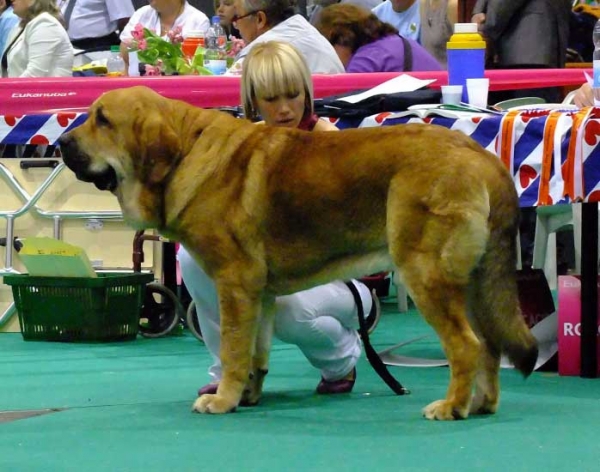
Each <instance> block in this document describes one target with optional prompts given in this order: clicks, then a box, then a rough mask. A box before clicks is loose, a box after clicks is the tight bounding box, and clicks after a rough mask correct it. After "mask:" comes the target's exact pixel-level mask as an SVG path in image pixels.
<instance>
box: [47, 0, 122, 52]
mask: <svg viewBox="0 0 600 472" xmlns="http://www.w3.org/2000/svg"><path fill="white" fill-rule="evenodd" d="M58 4H59V5H60V8H61V12H62V14H63V17H64V19H65V22H66V27H67V33H68V34H69V38H70V39H71V43H72V44H73V47H75V48H77V49H82V50H84V51H100V50H109V49H110V47H111V46H118V45H119V44H120V40H119V35H118V31H121V30H122V29H123V28H124V27H125V25H126V24H127V21H129V18H130V17H131V15H132V14H133V11H134V9H133V4H132V3H131V0H70V1H59V2H58ZM71 8H72V9H71Z"/></svg>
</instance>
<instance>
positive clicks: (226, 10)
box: [215, 0, 240, 38]
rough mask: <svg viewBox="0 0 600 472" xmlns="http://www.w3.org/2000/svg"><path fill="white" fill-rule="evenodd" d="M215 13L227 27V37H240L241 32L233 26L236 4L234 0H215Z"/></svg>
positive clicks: (225, 27)
mask: <svg viewBox="0 0 600 472" xmlns="http://www.w3.org/2000/svg"><path fill="white" fill-rule="evenodd" d="M215 15H218V16H219V19H220V20H221V26H222V27H223V29H225V32H226V33H227V37H230V36H232V35H233V36H235V37H236V38H239V37H240V32H239V31H238V30H237V29H235V28H234V27H233V24H232V22H233V17H234V16H235V5H234V2H233V0H215Z"/></svg>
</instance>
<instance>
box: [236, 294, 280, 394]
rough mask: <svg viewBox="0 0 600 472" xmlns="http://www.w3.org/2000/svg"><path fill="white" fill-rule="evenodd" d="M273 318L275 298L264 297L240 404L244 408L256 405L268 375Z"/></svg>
mask: <svg viewBox="0 0 600 472" xmlns="http://www.w3.org/2000/svg"><path fill="white" fill-rule="evenodd" d="M274 316H275V298H274V297H265V300H264V301H263V303H262V311H261V314H260V320H259V323H258V334H257V336H256V346H255V348H254V355H253V356H252V371H251V373H250V379H249V381H248V386H247V387H246V389H245V390H244V395H243V396H242V402H241V404H242V405H244V406H249V405H256V404H257V403H258V402H259V400H260V397H261V395H262V390H263V383H264V381H265V377H266V376H267V374H268V373H269V355H270V353H271V344H272V340H273V330H274V321H275V320H274Z"/></svg>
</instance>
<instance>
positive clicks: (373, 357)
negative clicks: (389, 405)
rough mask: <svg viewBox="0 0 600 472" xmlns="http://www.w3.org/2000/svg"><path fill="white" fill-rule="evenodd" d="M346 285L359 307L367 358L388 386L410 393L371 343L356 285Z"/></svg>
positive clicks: (396, 390) (402, 393) (394, 389)
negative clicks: (391, 372)
mask: <svg viewBox="0 0 600 472" xmlns="http://www.w3.org/2000/svg"><path fill="white" fill-rule="evenodd" d="M346 286H347V287H348V288H349V289H350V292H352V296H353V297H354V301H355V302H356V308H357V309H358V326H359V331H358V332H359V333H360V336H361V338H362V341H363V345H364V347H365V353H366V354H367V359H368V360H369V363H370V364H371V366H372V367H373V369H375V372H377V375H379V377H381V379H382V380H383V381H384V382H385V383H386V384H387V385H388V387H390V388H391V389H392V391H393V392H394V393H395V394H396V395H405V394H408V393H410V390H408V389H406V388H404V387H403V386H402V385H401V384H400V382H398V381H397V380H396V379H395V378H394V376H393V375H392V374H390V371H389V370H388V368H387V366H386V365H385V364H384V363H383V361H382V360H381V357H379V354H377V351H375V348H374V347H373V345H372V344H371V340H370V339H369V331H368V329H367V322H366V320H365V310H364V308H363V304H362V300H361V299H360V295H359V294H358V290H357V289H356V286H355V285H354V283H353V282H351V281H350V282H346ZM373 303H375V300H373Z"/></svg>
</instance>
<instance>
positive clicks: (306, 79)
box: [241, 41, 313, 120]
mask: <svg viewBox="0 0 600 472" xmlns="http://www.w3.org/2000/svg"><path fill="white" fill-rule="evenodd" d="M242 67H243V68H242V80H241V98H242V105H243V107H244V114H245V115H246V118H249V119H251V120H255V119H257V118H258V110H257V109H256V99H257V98H265V97H273V96H280V95H290V94H296V93H298V92H300V90H301V89H304V93H305V97H306V98H305V100H306V103H305V109H304V115H305V116H306V115H307V114H312V113H313V84H312V77H311V75H310V70H309V68H308V65H307V64H306V60H305V59H304V57H303V56H302V54H301V53H300V52H299V51H298V50H297V49H296V48H295V47H294V46H292V45H291V44H289V43H283V42H279V41H267V42H264V43H259V44H257V45H255V46H254V47H253V48H252V49H251V50H250V52H249V53H248V55H247V56H246V58H245V59H244V62H243V63H242Z"/></svg>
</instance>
